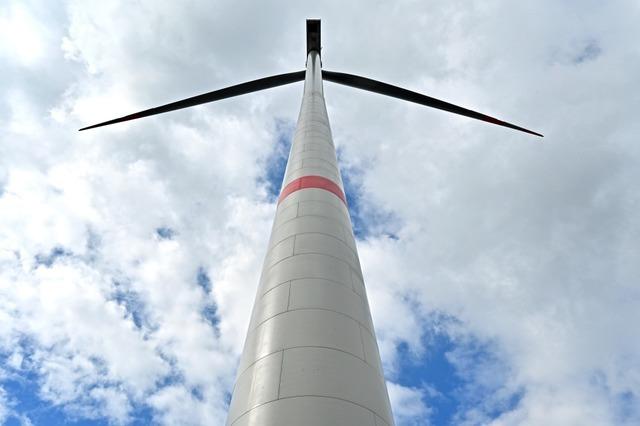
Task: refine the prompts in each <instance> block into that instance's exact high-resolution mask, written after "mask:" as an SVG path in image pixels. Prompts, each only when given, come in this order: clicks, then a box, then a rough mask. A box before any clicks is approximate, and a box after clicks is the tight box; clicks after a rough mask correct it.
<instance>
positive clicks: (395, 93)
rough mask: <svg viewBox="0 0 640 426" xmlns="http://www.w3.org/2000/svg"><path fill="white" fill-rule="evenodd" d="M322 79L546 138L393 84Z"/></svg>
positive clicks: (349, 77)
mask: <svg viewBox="0 0 640 426" xmlns="http://www.w3.org/2000/svg"><path fill="white" fill-rule="evenodd" d="M322 78H323V79H324V80H327V81H331V82H333V83H338V84H344V85H345V86H351V87H355V88H357V89H362V90H368V91H370V92H375V93H380V94H381V95H387V96H392V97H394V98H398V99H402V100H405V101H409V102H415V103H417V104H420V105H425V106H428V107H432V108H437V109H441V110H444V111H448V112H452V113H454V114H459V115H464V116H465V117H470V118H475V119H476V120H482V121H486V122H488V123H492V124H497V125H498V126H504V127H508V128H510V129H515V130H520V131H521V132H526V133H530V134H532V135H536V136H540V137H544V136H542V135H541V134H540V133H536V132H533V131H531V130H527V129H525V128H522V127H519V126H516V125H514V124H511V123H507V122H505V121H502V120H498V119H497V118H493V117H490V116H488V115H485V114H481V113H479V112H476V111H472V110H470V109H467V108H463V107H460V106H457V105H454V104H450V103H449V102H445V101H441V100H440V99H436V98H432V97H430V96H426V95H422V94H420V93H416V92H412V91H411V90H407V89H403V88H401V87H397V86H392V85H391V84H387V83H383V82H381V81H376V80H372V79H370V78H366V77H360V76H358V75H353V74H346V73H342V72H333V71H325V70H322Z"/></svg>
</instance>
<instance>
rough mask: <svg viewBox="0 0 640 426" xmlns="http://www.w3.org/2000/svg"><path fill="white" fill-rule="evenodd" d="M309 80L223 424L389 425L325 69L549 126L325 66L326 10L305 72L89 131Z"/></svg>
mask: <svg viewBox="0 0 640 426" xmlns="http://www.w3.org/2000/svg"><path fill="white" fill-rule="evenodd" d="M303 79H304V94H303V97H302V107H301V109H300V115H299V117H298V124H297V127H296V131H295V133H294V137H293V143H292V145H291V152H290V154H289V161H288V163H287V169H286V172H285V176H284V181H283V184H282V190H281V193H280V197H279V199H278V209H277V212H276V216H275V220H274V224H273V229H272V231H271V239H270V241H269V249H268V251H267V255H266V258H265V261H264V267H263V270H262V277H261V279H260V284H259V286H258V291H257V294H256V299H255V304H254V307H253V313H252V316H251V322H250V325H249V330H248V332H247V338H246V341H245V346H244V350H243V353H242V358H241V361H240V366H239V368H238V376H237V380H236V384H235V387H234V390H233V397H232V400H231V406H230V408H229V414H228V418H227V425H229V426H249V425H251V426H258V425H260V426H276V425H278V426H288V425H306V426H328V425H333V426H347V425H349V426H390V425H393V416H392V414H391V407H390V404H389V397H388V395H387V388H386V384H385V380H384V375H383V372H382V368H381V363H380V354H379V352H378V345H377V343H376V337H375V331H374V329H373V323H372V321H371V313H370V311H369V303H368V301H367V294H366V290H365V285H364V281H363V279H362V271H361V269H360V261H359V259H358V252H357V248H356V244H355V240H354V236H353V230H352V226H351V221H350V218H349V210H348V208H347V202H346V198H345V195H344V188H343V185H342V178H341V176H340V170H339V169H338V164H337V160H336V153H335V147H334V145H333V140H332V137H331V129H330V126H329V119H328V117H327V110H326V106H325V101H324V94H323V88H322V81H323V79H324V80H329V81H332V82H336V83H340V84H344V85H348V86H352V87H356V88H360V89H365V90H370V91H373V92H377V93H381V94H385V95H389V96H394V97H397V98H400V99H403V100H408V101H411V102H416V103H419V104H422V105H426V106H431V107H434V108H438V109H443V110H445V111H449V112H453V113H457V114H461V115H465V116H468V117H472V118H476V119H480V120H483V121H487V122H490V123H493V124H498V125H501V126H505V127H509V128H513V129H516V130H521V131H524V132H527V133H531V134H535V135H538V136H542V135H540V134H538V133H535V132H532V131H529V130H526V129H523V128H521V127H518V126H514V125H512V124H509V123H506V122H503V121H500V120H497V119H495V118H492V117H489V116H487V115H484V114H480V113H478V112H475V111H471V110H468V109H465V108H462V107H459V106H456V105H453V104H450V103H447V102H444V101H440V100H437V99H434V98H430V97H428V96H425V95H421V94H419V93H415V92H411V91H409V90H406V89H401V88H399V87H396V86H392V85H389V84H386V83H382V82H379V81H375V80H371V79H367V78H364V77H359V76H355V75H351V74H344V73H336V72H331V71H323V70H322V69H321V61H320V21H319V20H307V63H306V71H299V72H294V73H289V74H281V75H277V76H272V77H266V78H263V79H260V80H255V81H252V82H248V83H242V84H239V85H236V86H231V87H228V88H225V89H221V90H217V91H214V92H209V93H206V94H204V95H199V96H195V97H192V98H188V99H185V100H182V101H178V102H174V103H171V104H167V105H164V106H161V107H157V108H152V109H150V110H145V111H142V112H139V113H135V114H131V115H128V116H125V117H121V118H117V119H115V120H110V121H107V122H104V123H100V124H97V125H94V126H90V127H86V128H85V129H89V128H93V127H99V126H104V125H107V124H113V123H117V122H121V121H127V120H132V119H135V118H141V117H145V116H149V115H154V114H159V113H163V112H168V111H173V110H176V109H181V108H186V107H188V106H192V105H198V104H202V103H206V102H211V101H215V100H219V99H224V98H228V97H232V96H236V95H240V94H244V93H249V92H253V91H257V90H262V89H266V88H270V87H275V86H280V85H284V84H288V83H292V82H295V81H300V80H303ZM85 129H81V130H85Z"/></svg>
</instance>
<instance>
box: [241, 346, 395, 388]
mask: <svg viewBox="0 0 640 426" xmlns="http://www.w3.org/2000/svg"><path fill="white" fill-rule="evenodd" d="M247 337H248V336H247ZM304 348H311V349H326V350H328V351H336V352H342V353H343V354H347V355H349V356H351V357H353V358H356V359H358V360H360V361H362V362H363V363H364V364H365V365H366V366H367V367H369V368H373V369H374V370H375V374H376V376H377V377H378V378H381V379H383V380H384V376H381V375H380V371H378V369H377V368H376V367H375V366H373V365H371V364H369V363H368V362H367V361H366V360H365V359H364V358H360V357H359V356H358V355H355V354H352V353H351V352H349V351H345V350H343V349H339V348H332V347H330V346H322V345H299V346H289V347H287V348H282V349H278V350H276V351H273V352H269V353H268V354H265V355H262V356H261V357H260V358H256V359H255V360H253V362H252V363H251V364H249V365H247V366H246V367H245V368H244V370H242V372H240V374H238V378H237V379H236V382H239V381H240V377H242V375H243V374H244V373H246V372H247V371H248V370H249V369H250V368H251V367H253V366H254V365H255V364H256V363H257V362H260V361H262V360H263V359H265V358H267V357H270V356H271V355H275V354H277V353H278V352H282V358H283V359H284V352H286V351H288V350H290V349H304Z"/></svg>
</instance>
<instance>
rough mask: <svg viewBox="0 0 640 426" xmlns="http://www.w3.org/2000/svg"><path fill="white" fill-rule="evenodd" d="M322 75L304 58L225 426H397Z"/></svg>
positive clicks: (313, 54) (315, 58)
mask: <svg viewBox="0 0 640 426" xmlns="http://www.w3.org/2000/svg"><path fill="white" fill-rule="evenodd" d="M320 67H321V63H320V54H319V52H318V51H317V50H315V49H314V50H310V51H309V52H308V56H307V69H306V76H305V84H304V96H303V99H302V107H301V110H300V116H299V117H298V125H297V128H296V131H295V135H294V138H293V144H292V146H291V153H290V155H289V162H288V164H287V171H286V173H285V178H284V182H283V185H282V191H281V195H280V198H279V201H278V210H277V213H276V217H275V221H274V224H273V230H272V232H271V240H270V242H269V250H268V251H267V256H266V259H265V262H264V268H263V272H262V278H261V280H260V285H259V287H258V293H257V295H256V300H255V305H254V308H253V314H252V317H251V322H250V325H249V331H248V334H247V339H246V342H245V346H244V351H243V354H242V360H241V362H240V367H239V369H238V377H237V381H236V385H235V388H234V390H233V398H232V400H231V407H230V409H229V415H228V419H227V425H229V426H231V425H233V426H249V425H251V426H257V425H260V426H276V425H277V426H289V425H306V426H321V425H322V426H326V425H335V426H347V425H348V426H365V425H366V426H389V425H393V418H392V415H391V408H390V405H389V397H388V395H387V388H386V384H385V380H384V376H383V373H382V368H381V366H380V354H379V352H378V345H377V343H376V338H375V333H374V330H373V324H372V322H371V313H370V312H369V303H368V302H367V295H366V291H365V286H364V282H363V280H362V271H361V269H360V262H359V260H358V253H357V250H356V245H355V240H354V237H353V231H352V227H351V221H350V218H349V212H348V210H347V205H346V199H345V196H344V189H343V186H342V179H341V177H340V171H339V169H338V165H337V160H336V153H335V148H334V145H333V140H332V137H331V129H330V127H329V119H328V117H327V110H326V106H325V103H324V95H323V90H322V73H321V69H320Z"/></svg>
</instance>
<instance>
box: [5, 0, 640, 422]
mask: <svg viewBox="0 0 640 426" xmlns="http://www.w3.org/2000/svg"><path fill="white" fill-rule="evenodd" d="M639 14H640V11H639V10H638V8H637V5H636V4H635V3H634V2H632V1H624V0H620V1H614V2H609V3H607V4H600V3H597V2H596V3H594V2H586V3H581V4H580V7H576V5H575V4H573V3H566V2H565V3H562V2H554V1H551V0H549V1H546V0H544V1H540V2H536V3H529V4H518V5H513V4H512V3H507V2H505V1H501V0H496V1H490V2H482V3H471V4H470V3H469V2H465V1H462V0H460V1H448V2H437V1H433V2H398V3H394V5H393V6H390V5H387V6H382V5H380V7H374V8H372V7H371V6H370V4H369V3H366V2H355V3H349V4H345V3H344V2H339V1H328V2H323V3H322V4H319V3H318V2H289V1H285V0H281V1H280V0H278V1H276V2H275V3H269V4H266V3H264V4H262V3H260V4H257V3H250V2H237V1H234V2H230V1H223V0H220V1H216V2H210V1H204V0H191V1H189V2H187V3H186V4H181V5H177V4H176V3H173V2H165V1H153V2H152V1H151V0H142V1H139V2H136V3H131V2H125V1H119V0H115V1H110V2H98V3H96V2H91V3H89V2H81V1H75V0H69V1H66V0H65V1H63V0H60V1H46V2H45V1H43V0H26V1H25V0H21V1H18V0H9V1H5V2H3V3H2V5H1V6H0V71H1V72H2V75H3V77H4V78H3V79H1V81H0V94H1V96H0V123H1V124H0V141H2V142H1V143H0V424H2V423H3V422H4V423H8V424H25V425H28V424H118V425H119V424H148V423H154V424H166V425H171V424H181V425H182V424H193V425H204V424H221V423H222V422H224V418H225V416H226V410H227V406H228V402H229V391H230V389H231V388H232V386H233V382H234V379H235V371H236V368H237V363H238V358H239V355H240V353H241V351H242V344H243V340H244V334H245V332H246V328H247V324H248V320H249V316H250V312H251V306H252V301H253V298H254V295H255V288H256V285H257V282H258V279H259V274H260V270H261V266H262V261H263V258H264V253H265V250H266V247H267V242H268V238H269V232H270V228H271V225H272V220H273V214H274V212H275V201H276V198H277V192H278V190H279V186H280V180H281V176H282V172H283V168H284V166H285V162H286V158H287V154H288V147H289V144H290V138H291V132H292V131H293V128H294V125H295V120H296V117H297V114H298V109H299V106H300V96H301V89H302V84H301V83H298V84H292V85H290V86H287V87H281V88H275V89H270V90H268V91H265V92H261V93H256V94H252V95H249V96H243V97H239V98H234V99H228V100H224V101H221V102H217V103H215V104H210V105H206V106H201V107H196V108H193V109H189V110H185V111H179V112H175V113H171V114H166V115H164V116H162V117H155V118H149V119H147V120H144V121H140V122H136V123H128V124H123V125H121V126H118V127H115V126H114V127H112V128H105V129H103V130H102V131H99V132H92V133H90V132H83V133H78V132H77V131H76V129H78V128H80V127H82V126H83V125H86V124H88V123H93V122H97V121H101V120H103V119H109V118H111V117H114V116H119V115H122V114H126V113H128V112H131V111H135V110H138V109H143V108H146V107H149V106H153V105H159V104H162V103H165V102H170V101H173V100H176V99H180V98H184V97H186V96H191V95H194V94H198V93H202V92H206V91H209V90H213V89H216V88H220V87H225V86H227V85H229V84H233V83H239V82H242V81H248V80H252V79H255V78H260V77H263V76H266V75H271V74H277V73H284V72H291V71H295V70H300V69H302V68H303V67H304V43H305V40H304V20H305V19H306V18H309V17H320V18H322V20H323V52H322V55H323V66H324V67H325V68H326V69H330V70H334V71H344V72H351V73H355V74H360V75H364V76H367V77H370V78H375V79H379V80H382V81H387V82H389V83H394V84H398V85H400V86H403V87H407V88H409V89H412V90H416V91H420V92H424V93H426V94H428V95H431V96H434V97H438V98H442V99H444V100H448V101H451V102H454V103H458V104H461V105H464V106H467V107H469V108H474V109H477V110H480V111H483V112H486V113H488V114H491V115H495V116H497V117H499V118H502V119H505V120H507V121H510V122H514V123H516V124H521V125H523V126H525V127H530V128H532V129H534V130H537V131H540V132H542V133H544V134H545V138H544V140H543V141H540V140H532V139H530V138H528V137H526V136H523V135H521V134H518V133H517V132H512V131H510V130H507V129H501V128H496V127H495V126H489V125H486V124H482V123H477V122H473V121H472V120H467V119H464V118H462V117H455V116H451V115H448V114H446V113H444V112H440V111H434V110H428V109H426V108H422V107H419V106H417V105H413V104H409V103H406V102H400V101H397V100H394V99H389V98H385V97H383V96H380V95H375V94H372V93H365V92H358V91H354V90H353V89H349V88H346V87H340V86H336V85H333V84H330V83H327V84H326V85H325V96H326V100H327V108H328V112H329V118H330V120H331V125H332V130H333V134H334V141H335V144H336V147H337V153H338V158H339V162H340V165H341V169H342V173H343V180H344V184H345V189H346V195H347V198H348V202H349V207H350V213H351V217H352V222H353V225H354V231H355V234H356V236H357V239H358V250H359V254H360V260H361V264H362V268H363V273H364V277H365V281H366V284H367V290H368V297H369V301H370V305H371V311H372V315H373V318H374V323H375V327H376V334H377V338H378V343H379V347H380V352H381V356H382V361H383V366H384V370H385V374H386V376H387V380H388V388H389V394H390V398H391V401H392V405H393V410H394V415H395V417H396V421H397V424H398V426H405V425H415V424H420V425H424V424H427V425H428V424H431V425H462V426H468V425H481V424H482V425H492V426H504V425H509V426H510V425H538V424H547V425H552V426H553V425H562V426H564V425H572V424H580V425H582V424H590V425H635V424H638V423H640V409H638V407H640V382H639V381H638V377H640V373H639V372H640V361H639V360H640V348H639V347H638V345H637V341H638V340H640V335H639V331H638V329H637V327H631V326H630V324H637V323H639V322H640V310H638V304H639V303H640V291H639V290H638V289H639V288H640V287H639V286H638V276H640V269H639V268H640V266H639V265H640V257H639V256H640V254H639V253H640V252H639V251H638V250H637V241H638V239H639V238H640V219H639V217H638V215H637V214H636V212H637V210H638V206H639V205H640V204H639V203H640V201H639V200H640V193H639V192H638V186H637V184H636V182H638V181H639V180H640V174H639V173H640V167H638V164H640V149H639V148H638V144H637V143H636V140H637V135H638V134H639V133H640V127H639V124H638V120H637V117H636V115H637V114H636V111H638V109H639V108H640V95H639V94H638V91H637V90H632V88H634V87H635V86H636V85H637V76H638V75H639V74H640V55H638V52H637V51H636V50H635V47H634V45H633V43H630V42H629V40H636V39H638V36H640V34H638V27H637V22H638V20H639V19H640V16H639ZM371 28H375V30H374V31H371ZM559 401H561V403H560V402H559Z"/></svg>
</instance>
